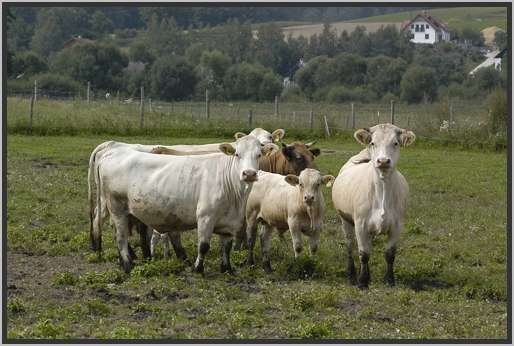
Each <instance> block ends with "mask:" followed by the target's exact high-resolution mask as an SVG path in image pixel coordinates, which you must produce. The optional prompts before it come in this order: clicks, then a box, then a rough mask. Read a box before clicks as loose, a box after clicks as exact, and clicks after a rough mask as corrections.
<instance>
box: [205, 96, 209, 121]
mask: <svg viewBox="0 0 514 346" xmlns="http://www.w3.org/2000/svg"><path fill="white" fill-rule="evenodd" d="M209 111H210V109H209V89H205V117H206V118H207V119H209V116H210V114H209Z"/></svg>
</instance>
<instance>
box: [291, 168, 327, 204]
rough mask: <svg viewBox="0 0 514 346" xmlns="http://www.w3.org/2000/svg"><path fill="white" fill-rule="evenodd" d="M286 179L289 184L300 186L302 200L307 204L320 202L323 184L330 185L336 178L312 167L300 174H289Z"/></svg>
mask: <svg viewBox="0 0 514 346" xmlns="http://www.w3.org/2000/svg"><path fill="white" fill-rule="evenodd" d="M284 179H285V180H286V182H287V183H288V184H290V185H292V186H298V187H299V189H300V194H301V196H302V201H303V203H305V205H306V206H312V205H313V204H315V203H318V202H319V197H320V196H321V184H323V185H326V186H328V187H330V186H332V183H333V182H334V180H335V178H334V176H332V175H323V176H322V175H321V173H320V172H319V171H318V170H316V169H312V168H306V169H304V170H303V171H302V172H301V173H300V175H299V176H297V175H293V174H288V175H286V177H285V178H284Z"/></svg>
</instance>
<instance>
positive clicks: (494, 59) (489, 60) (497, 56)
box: [469, 48, 507, 76]
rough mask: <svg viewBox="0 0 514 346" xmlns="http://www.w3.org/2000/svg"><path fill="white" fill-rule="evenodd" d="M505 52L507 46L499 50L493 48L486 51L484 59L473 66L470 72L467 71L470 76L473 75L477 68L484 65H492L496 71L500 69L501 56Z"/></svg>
mask: <svg viewBox="0 0 514 346" xmlns="http://www.w3.org/2000/svg"><path fill="white" fill-rule="evenodd" d="M505 54H507V48H505V49H503V50H501V51H499V50H495V51H493V52H490V53H487V54H486V55H485V56H486V59H485V60H484V61H483V62H482V63H481V64H480V65H478V66H477V67H475V68H474V69H473V70H471V72H470V73H469V74H470V75H471V76H473V75H474V74H475V73H476V72H477V71H478V70H480V69H481V68H484V67H490V66H494V68H495V69H496V70H498V71H501V70H502V58H503V56H504V55H505Z"/></svg>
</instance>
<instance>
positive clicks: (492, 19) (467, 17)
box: [350, 7, 507, 30]
mask: <svg viewBox="0 0 514 346" xmlns="http://www.w3.org/2000/svg"><path fill="white" fill-rule="evenodd" d="M427 12H428V13H429V14H431V15H432V16H434V17H436V18H438V19H441V20H442V21H444V22H446V23H448V25H449V26H450V28H452V29H463V28H466V27H468V28H472V29H478V30H483V29H485V28H487V27H491V26H497V27H499V28H501V29H503V30H506V29H507V8H506V7H453V8H438V9H432V10H427ZM416 13H417V12H416V11H408V12H398V13H392V14H385V15H379V16H372V17H367V18H359V19H355V20H352V21H350V22H364V23H375V22H388V23H398V22H403V21H404V20H408V19H409V18H412V17H413V16H414V15H415V14H416Z"/></svg>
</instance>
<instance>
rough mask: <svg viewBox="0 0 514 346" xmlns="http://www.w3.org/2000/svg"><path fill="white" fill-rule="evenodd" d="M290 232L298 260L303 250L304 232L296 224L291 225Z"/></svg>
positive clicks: (295, 256)
mask: <svg viewBox="0 0 514 346" xmlns="http://www.w3.org/2000/svg"><path fill="white" fill-rule="evenodd" d="M289 231H290V232H291V238H292V240H293V250H294V258H298V257H299V256H300V254H301V253H302V250H303V244H302V243H303V242H302V232H301V231H300V230H299V229H298V227H296V226H295V225H294V224H290V225H289Z"/></svg>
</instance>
